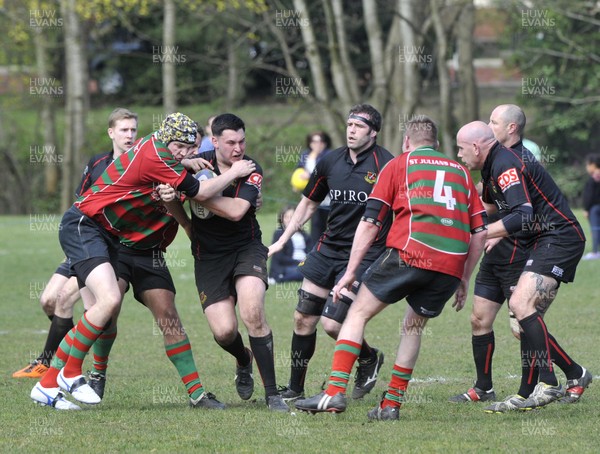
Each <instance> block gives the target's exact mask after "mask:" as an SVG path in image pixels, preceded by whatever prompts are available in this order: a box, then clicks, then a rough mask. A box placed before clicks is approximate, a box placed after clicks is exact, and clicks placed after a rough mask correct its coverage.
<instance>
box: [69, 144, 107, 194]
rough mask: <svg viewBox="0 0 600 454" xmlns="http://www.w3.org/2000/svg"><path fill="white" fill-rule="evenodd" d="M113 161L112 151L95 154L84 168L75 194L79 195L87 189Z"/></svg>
mask: <svg viewBox="0 0 600 454" xmlns="http://www.w3.org/2000/svg"><path fill="white" fill-rule="evenodd" d="M111 162H113V152H112V151H108V152H106V153H100V154H97V155H96V156H93V157H92V158H91V159H90V160H89V162H88V164H87V166H85V169H84V170H83V175H82V177H81V182H80V183H79V186H78V187H77V189H76V190H75V196H76V197H79V196H80V195H81V194H83V193H84V192H85V191H87V190H88V188H89V187H90V186H91V185H92V183H94V181H96V180H97V179H98V177H99V176H100V175H102V174H103V173H104V171H105V170H106V168H107V167H108V166H109V165H110V164H111Z"/></svg>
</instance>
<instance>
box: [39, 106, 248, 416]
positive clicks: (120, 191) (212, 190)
mask: <svg viewBox="0 0 600 454" xmlns="http://www.w3.org/2000/svg"><path fill="white" fill-rule="evenodd" d="M196 131H197V129H196V124H195V123H194V122H192V121H191V120H190V119H189V118H188V117H187V116H185V115H183V114H181V113H174V114H170V115H168V116H167V117H166V118H165V120H164V122H163V124H162V125H161V128H160V129H159V130H158V131H156V132H155V133H153V134H151V135H149V136H147V137H145V138H144V139H142V140H141V141H140V142H139V143H138V144H137V145H136V146H135V147H134V148H133V149H131V150H130V151H129V152H127V153H125V154H123V155H121V157H120V158H119V159H117V160H116V161H115V162H114V163H113V164H111V165H110V166H109V167H108V168H107V171H106V172H105V173H104V174H103V175H102V176H101V177H100V178H99V179H98V180H97V181H96V182H95V183H94V184H93V185H92V187H91V188H90V189H88V190H87V191H86V192H85V193H84V194H82V196H81V197H80V198H79V199H78V200H77V201H76V202H75V204H74V205H73V206H72V207H71V208H70V209H69V210H67V212H66V213H65V215H64V216H63V219H62V221H61V228H60V232H59V240H60V243H61V246H62V248H63V251H64V252H65V255H66V257H67V259H68V260H69V263H70V265H71V267H72V269H73V270H74V272H75V274H76V276H77V278H78V283H79V286H80V288H81V296H82V298H83V299H84V302H86V300H88V301H89V303H90V306H92V307H91V309H89V310H88V311H87V312H86V313H85V314H84V315H83V317H82V319H81V320H80V321H79V323H78V324H77V326H76V331H75V333H76V334H75V337H74V339H73V345H72V347H71V349H70V353H69V355H66V356H65V357H64V358H61V359H62V360H63V361H64V362H65V366H64V368H63V369H61V370H60V371H59V372H58V373H55V372H56V371H53V370H52V368H51V369H50V371H49V372H48V373H47V374H46V377H44V388H45V389H46V390H47V391H48V395H49V400H54V399H56V398H57V397H59V393H60V392H59V389H58V387H59V386H60V387H61V388H62V389H64V390H65V391H67V392H70V393H71V395H72V396H73V397H74V398H75V399H77V400H79V401H80V402H83V403H90V404H95V403H99V402H100V400H101V399H100V398H99V396H98V395H97V394H96V393H95V392H94V391H93V390H92V388H91V387H90V386H89V385H88V384H87V383H86V381H85V378H84V377H83V375H82V373H81V367H82V362H83V359H84V358H85V355H86V354H87V352H88V351H89V349H90V347H91V345H92V344H93V343H94V341H95V340H96V339H97V338H98V337H99V336H100V334H101V333H102V330H103V327H104V326H106V325H107V323H108V321H109V320H110V319H111V318H112V317H114V316H116V314H117V313H118V311H119V308H120V303H121V291H120V290H119V287H118V285H117V279H116V273H115V269H116V264H117V260H118V247H119V246H118V245H119V240H121V242H122V243H127V242H130V243H135V244H137V245H139V246H140V247H141V248H152V247H157V246H159V245H160V244H161V242H162V240H163V238H162V236H161V231H162V229H163V228H164V227H165V226H166V225H167V224H168V223H169V222H170V216H168V214H167V213H166V209H165V207H164V206H163V205H162V203H161V202H160V197H159V196H158V193H157V189H158V188H159V187H160V185H161V184H168V185H170V186H172V187H175V188H177V189H178V190H179V191H181V192H182V193H183V194H185V195H186V196H187V197H190V198H196V199H197V200H198V201H202V200H204V198H205V197H211V196H213V195H215V194H217V193H219V192H220V191H222V190H223V189H224V188H225V187H227V186H228V185H229V184H230V183H231V181H233V180H234V179H236V178H238V177H241V176H245V175H248V174H249V173H251V172H252V171H253V170H254V168H255V166H254V164H253V163H248V162H241V163H239V164H236V166H233V167H232V171H231V172H228V173H227V174H226V175H222V176H220V177H217V178H214V179H212V180H211V181H209V182H204V183H203V184H202V187H201V188H200V185H199V183H198V181H197V180H196V179H195V178H194V177H193V176H192V175H191V174H188V172H187V171H186V170H185V169H184V168H183V166H182V165H181V160H182V159H184V158H185V157H186V156H188V155H189V154H190V153H192V152H193V151H194V150H195V149H196V144H195V142H196ZM178 353H179V352H178ZM51 371H52V373H51ZM49 374H50V375H49ZM50 381H52V383H49V382H50ZM205 397H206V398H207V399H213V398H212V397H211V396H209V394H208V393H206V395H205ZM207 406H208V405H207Z"/></svg>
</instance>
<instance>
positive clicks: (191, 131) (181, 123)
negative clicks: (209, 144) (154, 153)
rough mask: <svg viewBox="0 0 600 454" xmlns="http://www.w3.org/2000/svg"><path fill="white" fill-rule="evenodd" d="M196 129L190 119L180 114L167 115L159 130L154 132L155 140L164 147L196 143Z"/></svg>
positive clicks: (195, 125)
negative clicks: (179, 143) (174, 144)
mask: <svg viewBox="0 0 600 454" xmlns="http://www.w3.org/2000/svg"><path fill="white" fill-rule="evenodd" d="M197 133H198V127H197V124H196V122H194V121H192V120H191V119H190V117H188V116H187V115H184V114H182V113H180V112H176V113H172V114H169V115H167V118H165V120H164V121H163V123H162V125H161V126H160V129H159V130H158V131H156V138H157V139H158V140H160V141H161V142H163V143H164V144H166V145H169V143H171V142H183V143H187V144H190V145H191V144H194V143H196V134H197Z"/></svg>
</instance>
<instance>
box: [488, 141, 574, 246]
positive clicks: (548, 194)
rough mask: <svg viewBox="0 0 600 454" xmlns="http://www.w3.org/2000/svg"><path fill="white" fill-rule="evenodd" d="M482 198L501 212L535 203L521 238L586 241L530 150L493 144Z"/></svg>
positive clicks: (554, 185)
mask: <svg viewBox="0 0 600 454" xmlns="http://www.w3.org/2000/svg"><path fill="white" fill-rule="evenodd" d="M481 176H482V178H483V183H484V189H483V201H484V202H486V203H494V204H495V205H496V207H497V208H498V211H500V212H502V211H505V210H507V211H509V212H510V211H512V210H513V209H514V208H516V207H517V206H519V205H523V204H525V203H530V204H531V205H532V206H533V219H532V221H531V222H529V223H528V224H526V225H523V226H522V227H523V228H522V230H521V232H520V233H519V234H518V238H519V239H521V238H523V240H524V241H527V242H528V247H531V246H532V241H536V240H538V239H540V238H552V239H553V240H556V241H557V242H561V243H569V242H578V241H585V236H584V234H583V230H582V228H581V226H580V225H579V222H578V221H577V218H576V217H575V215H574V214H573V212H572V211H571V209H570V208H569V206H568V204H567V200H566V199H565V197H564V196H563V194H562V193H561V192H560V189H559V188H558V186H557V185H556V183H555V182H554V180H553V179H552V177H551V176H550V174H549V173H548V172H547V171H546V169H544V168H543V167H542V165H541V164H540V163H539V162H538V161H537V159H535V157H534V156H533V155H532V154H531V152H530V151H529V150H527V149H526V148H524V147H523V146H522V145H521V147H516V148H506V147H504V146H502V145H501V144H500V143H498V142H496V144H495V145H494V146H493V147H492V149H491V150H490V152H489V155H488V156H487V158H486V160H485V163H484V165H483V169H482V170H481Z"/></svg>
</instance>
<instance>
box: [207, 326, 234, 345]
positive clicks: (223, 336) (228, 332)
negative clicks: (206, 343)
mask: <svg viewBox="0 0 600 454" xmlns="http://www.w3.org/2000/svg"><path fill="white" fill-rule="evenodd" d="M213 337H214V338H215V341H216V342H217V344H219V345H221V346H224V345H231V344H232V343H233V341H235V339H236V337H237V329H235V328H233V327H219V328H216V329H215V328H213Z"/></svg>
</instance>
